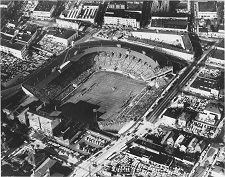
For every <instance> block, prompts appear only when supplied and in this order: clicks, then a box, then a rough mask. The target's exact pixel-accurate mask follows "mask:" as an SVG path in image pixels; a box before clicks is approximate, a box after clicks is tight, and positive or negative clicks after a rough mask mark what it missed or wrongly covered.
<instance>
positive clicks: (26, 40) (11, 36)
mask: <svg viewBox="0 0 225 177" xmlns="http://www.w3.org/2000/svg"><path fill="white" fill-rule="evenodd" d="M36 35H37V32H35V33H33V34H31V32H29V31H28V32H24V31H19V30H15V29H13V28H9V27H6V26H5V27H3V28H2V29H1V45H0V46H1V47H0V51H3V52H5V53H11V54H12V55H14V56H15V57H17V58H21V59H22V58H24V57H25V56H26V53H27V50H26V49H27V47H29V45H30V44H31V42H32V41H33V40H34V39H35V37H36Z"/></svg>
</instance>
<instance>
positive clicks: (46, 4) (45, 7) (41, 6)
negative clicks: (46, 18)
mask: <svg viewBox="0 0 225 177" xmlns="http://www.w3.org/2000/svg"><path fill="white" fill-rule="evenodd" d="M54 5H56V2H54V1H42V2H39V3H38V5H37V6H36V7H35V9H34V11H45V12H49V11H50V10H51V9H52V7H53V6H54Z"/></svg>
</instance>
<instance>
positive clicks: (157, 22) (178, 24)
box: [150, 16, 188, 31]
mask: <svg viewBox="0 0 225 177" xmlns="http://www.w3.org/2000/svg"><path fill="white" fill-rule="evenodd" d="M150 29H158V30H176V31H188V17H156V16H154V17H152V19H151V22H150Z"/></svg>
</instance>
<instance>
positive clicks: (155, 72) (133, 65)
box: [39, 52, 173, 107]
mask: <svg viewBox="0 0 225 177" xmlns="http://www.w3.org/2000/svg"><path fill="white" fill-rule="evenodd" d="M101 69H111V70H112V71H117V70H118V71H120V72H123V73H124V74H126V75H129V76H131V77H133V78H135V79H139V80H142V81H143V78H145V79H148V80H149V79H151V78H155V77H156V76H160V77H157V79H156V83H157V88H158V87H159V88H161V87H163V86H165V85H166V83H168V82H167V79H165V77H164V76H163V74H166V73H168V72H172V69H173V68H172V67H170V66H166V67H163V68H160V67H157V68H152V67H151V65H150V64H149V63H147V62H143V61H142V60H141V59H138V58H136V57H134V56H132V55H130V56H129V55H127V54H123V53H117V52H101V53H99V54H96V53H92V54H88V55H85V56H84V57H82V58H81V59H79V60H78V61H76V62H73V63H72V65H71V66H70V67H69V68H68V69H66V70H65V71H63V73H62V74H60V75H59V76H58V77H57V78H55V79H54V80H52V81H51V82H50V83H48V84H47V85H46V86H45V87H43V88H42V89H40V90H39V93H40V94H41V95H42V97H44V98H45V99H55V100H58V101H61V100H62V99H64V98H65V97H66V96H67V95H68V94H70V93H72V92H73V90H74V89H76V88H74V86H73V84H75V85H77V86H79V85H80V84H81V83H82V82H83V81H85V80H86V79H87V78H88V77H89V76H90V75H92V74H93V73H94V72H95V71H97V70H101ZM156 94H157V93H156ZM147 95H149V96H147ZM147 95H146V96H147V97H146V101H144V102H145V103H143V104H144V105H145V104H147V102H148V101H147V99H149V98H150V97H151V96H153V95H155V94H153V95H152V93H149V94H147ZM153 97H154V96H153ZM144 105H143V106H144ZM141 107H142V106H141ZM144 107H145V106H144Z"/></svg>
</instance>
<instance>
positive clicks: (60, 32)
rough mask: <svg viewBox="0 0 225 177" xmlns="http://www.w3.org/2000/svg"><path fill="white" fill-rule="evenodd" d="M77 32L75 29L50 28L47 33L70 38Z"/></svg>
mask: <svg viewBox="0 0 225 177" xmlns="http://www.w3.org/2000/svg"><path fill="white" fill-rule="evenodd" d="M75 33H76V31H74V30H68V29H59V30H49V31H48V33H47V34H49V35H53V36H55V37H59V38H63V39H68V38H69V37H71V36H72V35H74V34H75Z"/></svg>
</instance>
